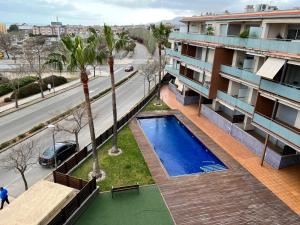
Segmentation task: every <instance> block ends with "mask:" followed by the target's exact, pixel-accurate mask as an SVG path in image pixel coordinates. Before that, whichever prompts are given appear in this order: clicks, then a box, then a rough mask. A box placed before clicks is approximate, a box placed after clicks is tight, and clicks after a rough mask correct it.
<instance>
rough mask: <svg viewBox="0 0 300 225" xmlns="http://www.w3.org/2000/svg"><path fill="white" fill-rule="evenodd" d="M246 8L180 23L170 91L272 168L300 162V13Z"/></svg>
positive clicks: (170, 69) (169, 51)
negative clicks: (195, 105)
mask: <svg viewBox="0 0 300 225" xmlns="http://www.w3.org/2000/svg"><path fill="white" fill-rule="evenodd" d="M247 9H248V10H247V11H246V12H244V13H228V12H227V13H224V14H219V15H205V16H192V17H185V18H182V21H181V22H182V23H183V24H184V25H183V26H182V27H181V28H180V31H179V32H173V33H171V35H170V42H171V49H167V51H166V52H167V54H168V55H169V56H170V64H169V65H167V66H166V71H167V72H168V73H169V74H171V75H172V77H173V79H172V81H171V83H170V84H169V88H170V89H171V90H172V91H173V92H174V93H175V94H176V98H177V100H178V101H180V102H181V103H182V104H199V113H201V114H203V115H205V116H206V117H207V118H209V119H210V120H212V121H213V122H214V123H216V124H217V125H218V126H219V127H221V128H222V129H224V130H225V131H226V132H228V133H229V134H231V135H232V136H233V137H235V138H237V139H238V140H239V141H240V142H242V143H243V144H245V145H246V146H248V148H249V149H251V150H252V151H253V152H255V153H256V154H257V155H259V156H261V157H262V160H265V161H267V162H268V163H269V164H270V165H272V166H273V167H274V168H277V169H279V168H283V167H287V166H290V165H293V164H298V163H300V153H299V152H300V10H296V9H295V10H276V7H269V8H268V9H269V10H268V11H261V10H255V7H249V6H248V7H247ZM249 9H251V10H249ZM256 9H261V7H256Z"/></svg>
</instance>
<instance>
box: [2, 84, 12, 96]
mask: <svg viewBox="0 0 300 225" xmlns="http://www.w3.org/2000/svg"><path fill="white" fill-rule="evenodd" d="M10 92H12V88H11V87H10V85H9V84H8V83H6V84H0V96H3V95H6V94H8V93H10Z"/></svg>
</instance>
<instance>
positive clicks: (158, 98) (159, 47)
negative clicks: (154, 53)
mask: <svg viewBox="0 0 300 225" xmlns="http://www.w3.org/2000/svg"><path fill="white" fill-rule="evenodd" d="M158 56H159V68H158V85H157V102H158V103H160V86H161V44H160V43H159V44H158Z"/></svg>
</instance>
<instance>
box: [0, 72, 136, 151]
mask: <svg viewBox="0 0 300 225" xmlns="http://www.w3.org/2000/svg"><path fill="white" fill-rule="evenodd" d="M137 72H138V71H135V72H133V73H132V74H130V76H128V77H126V78H124V79H122V80H120V81H119V82H117V83H116V84H115V85H116V88H117V87H119V86H120V85H122V84H123V83H124V82H126V81H127V80H129V79H130V78H131V77H133V76H134V75H135V74H136V73H137ZM110 91H111V88H107V89H105V90H104V91H102V92H100V93H99V94H97V95H95V96H94V97H92V98H91V102H94V101H96V100H98V99H99V98H101V97H102V96H104V95H106V94H107V93H108V92H110ZM82 104H84V103H81V104H79V105H78V106H75V107H73V108H72V109H69V110H67V111H66V112H64V113H62V114H59V115H57V116H55V117H53V118H52V119H50V120H48V121H46V122H45V123H40V124H39V125H37V126H35V127H33V128H32V129H30V130H29V131H28V132H26V133H23V134H20V135H18V137H16V138H13V139H11V140H9V141H6V142H3V143H1V144H0V151H1V150H3V149H5V148H7V147H8V146H10V145H13V144H15V143H17V142H18V141H21V140H22V139H24V138H26V137H28V136H29V135H32V134H33V133H35V132H37V131H39V130H41V129H43V128H44V127H45V126H46V125H47V124H50V123H55V122H58V121H59V120H61V119H62V118H64V117H66V116H68V115H69V114H70V113H71V112H72V111H73V110H75V109H78V108H79V107H80V106H81V105H82Z"/></svg>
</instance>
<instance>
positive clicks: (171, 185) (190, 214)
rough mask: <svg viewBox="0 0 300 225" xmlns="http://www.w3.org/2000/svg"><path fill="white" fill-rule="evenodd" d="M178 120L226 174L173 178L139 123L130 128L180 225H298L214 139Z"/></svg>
mask: <svg viewBox="0 0 300 225" xmlns="http://www.w3.org/2000/svg"><path fill="white" fill-rule="evenodd" d="M170 113H171V114H174V115H176V116H177V118H178V119H179V120H180V121H181V122H183V123H184V124H185V125H186V126H187V127H188V128H189V129H190V130H191V131H192V132H193V133H194V134H195V136H197V137H198V138H199V139H200V140H201V141H202V142H203V143H204V144H205V145H206V146H207V147H208V148H209V149H210V150H211V151H212V152H213V153H214V154H215V155H216V156H217V157H218V158H219V159H221V161H223V163H225V164H226V166H227V167H228V170H226V171H221V172H213V173H208V174H199V175H187V176H181V177H176V178H172V177H169V176H168V175H167V174H166V172H165V170H164V169H163V168H162V165H161V163H160V161H159V159H158V158H157V156H156V154H155V153H154V151H153V149H152V147H151V145H150V144H149V143H148V141H147V139H146V137H145V136H144V134H143V132H142V130H141V129H140V127H139V125H138V122H137V120H133V121H132V122H131V124H130V127H131V129H132V131H133V133H134V135H135V138H136V140H137V142H138V145H139V147H140V149H141V151H142V153H143V155H144V158H145V160H146V162H147V164H148V166H149V169H150V171H151V173H152V176H153V178H154V180H155V182H156V183H157V184H158V186H159V188H160V191H161V193H162V195H163V197H164V199H165V201H166V204H167V206H168V208H169V210H170V212H171V214H172V216H173V218H174V221H175V223H176V224H197V225H200V224H214V225H216V224H234V225H239V224H255V225H256V224H284V225H287V224H288V225H293V224H300V217H299V216H298V215H297V214H295V213H294V212H293V211H292V210H291V209H290V208H289V207H288V206H286V205H285V204H284V203H283V202H282V201H281V200H280V199H279V198H277V197H276V196H275V195H274V194H273V193H272V192H271V191H269V190H268V189H267V188H266V187H265V186H264V185H263V184H261V183H260V182H259V181H258V180H257V179H256V178H255V177H253V176H252V175H251V174H250V173H249V172H248V171H246V170H245V169H244V168H243V167H242V166H241V165H240V164H239V163H237V162H236V161H235V160H234V159H233V158H232V157H231V156H230V155H228V154H227V153H226V152H225V151H224V150H223V149H222V148H221V147H219V146H218V145H217V144H216V143H215V142H213V140H212V139H211V138H209V137H208V136H207V135H206V134H205V133H204V132H202V131H201V130H200V129H199V128H198V127H196V126H195V125H194V124H193V123H192V122H191V121H190V120H188V119H187V118H186V117H185V116H184V115H183V114H181V113H180V112H178V111H169V112H164V113H162V112H154V113H153V112H150V113H142V114H140V116H153V115H158V114H160V115H161V114H170Z"/></svg>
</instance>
